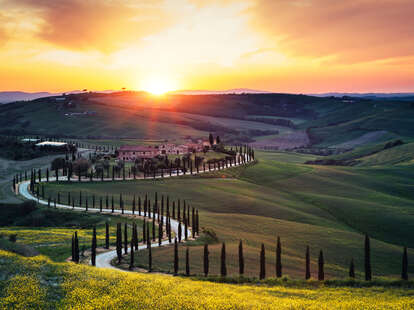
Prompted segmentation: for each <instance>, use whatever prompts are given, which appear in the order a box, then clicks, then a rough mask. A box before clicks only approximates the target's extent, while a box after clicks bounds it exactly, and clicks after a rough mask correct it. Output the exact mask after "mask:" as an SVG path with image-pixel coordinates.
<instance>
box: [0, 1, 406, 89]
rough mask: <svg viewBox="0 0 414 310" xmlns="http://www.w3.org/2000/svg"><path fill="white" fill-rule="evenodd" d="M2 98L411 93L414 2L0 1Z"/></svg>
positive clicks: (0, 83)
mask: <svg viewBox="0 0 414 310" xmlns="http://www.w3.org/2000/svg"><path fill="white" fill-rule="evenodd" d="M0 8H1V10H0V25H1V26H0V90H24V91H68V90H74V89H83V88H87V89H94V90H104V89H120V88H121V87H126V88H128V89H151V88H154V87H159V88H161V89H165V90H174V89H217V90H222V89H228V88H239V87H248V88H254V89H263V90H272V91H278V92H295V93H313V92H327V91H341V92H342V91H344V92H354V91H362V92H367V91H381V92H403V91H414V87H413V86H414V40H413V38H414V18H413V17H412V13H413V12H414V1H413V0H349V1H336V0H245V1H242V0H237V1H236V0H220V1H219V0H209V1H204V0H170V1H161V0H139V1H138V0H122V1H121V0H87V1H86V0H18V1H16V0H0Z"/></svg>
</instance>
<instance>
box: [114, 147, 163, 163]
mask: <svg viewBox="0 0 414 310" xmlns="http://www.w3.org/2000/svg"><path fill="white" fill-rule="evenodd" d="M159 154H160V153H159V150H158V148H155V147H151V146H142V145H123V146H121V147H120V148H119V150H118V159H119V160H124V161H134V160H135V159H138V158H145V159H148V158H153V157H155V156H157V155H159Z"/></svg>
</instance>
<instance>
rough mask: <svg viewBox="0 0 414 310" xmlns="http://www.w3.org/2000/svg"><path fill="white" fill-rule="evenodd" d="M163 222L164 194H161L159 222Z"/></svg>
mask: <svg viewBox="0 0 414 310" xmlns="http://www.w3.org/2000/svg"><path fill="white" fill-rule="evenodd" d="M163 222H164V195H162V196H161V223H163Z"/></svg>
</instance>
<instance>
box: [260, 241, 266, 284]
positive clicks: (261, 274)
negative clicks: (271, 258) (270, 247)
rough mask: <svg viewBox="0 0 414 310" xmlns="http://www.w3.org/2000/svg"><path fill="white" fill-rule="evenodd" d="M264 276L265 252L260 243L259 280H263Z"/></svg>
mask: <svg viewBox="0 0 414 310" xmlns="http://www.w3.org/2000/svg"><path fill="white" fill-rule="evenodd" d="M265 277H266V254H265V247H264V244H263V243H262V248H261V250H260V275H259V278H260V280H263V279H264V278H265Z"/></svg>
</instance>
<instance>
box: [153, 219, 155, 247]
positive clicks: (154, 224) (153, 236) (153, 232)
mask: <svg viewBox="0 0 414 310" xmlns="http://www.w3.org/2000/svg"><path fill="white" fill-rule="evenodd" d="M152 241H154V242H155V218H153V219H152Z"/></svg>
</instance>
